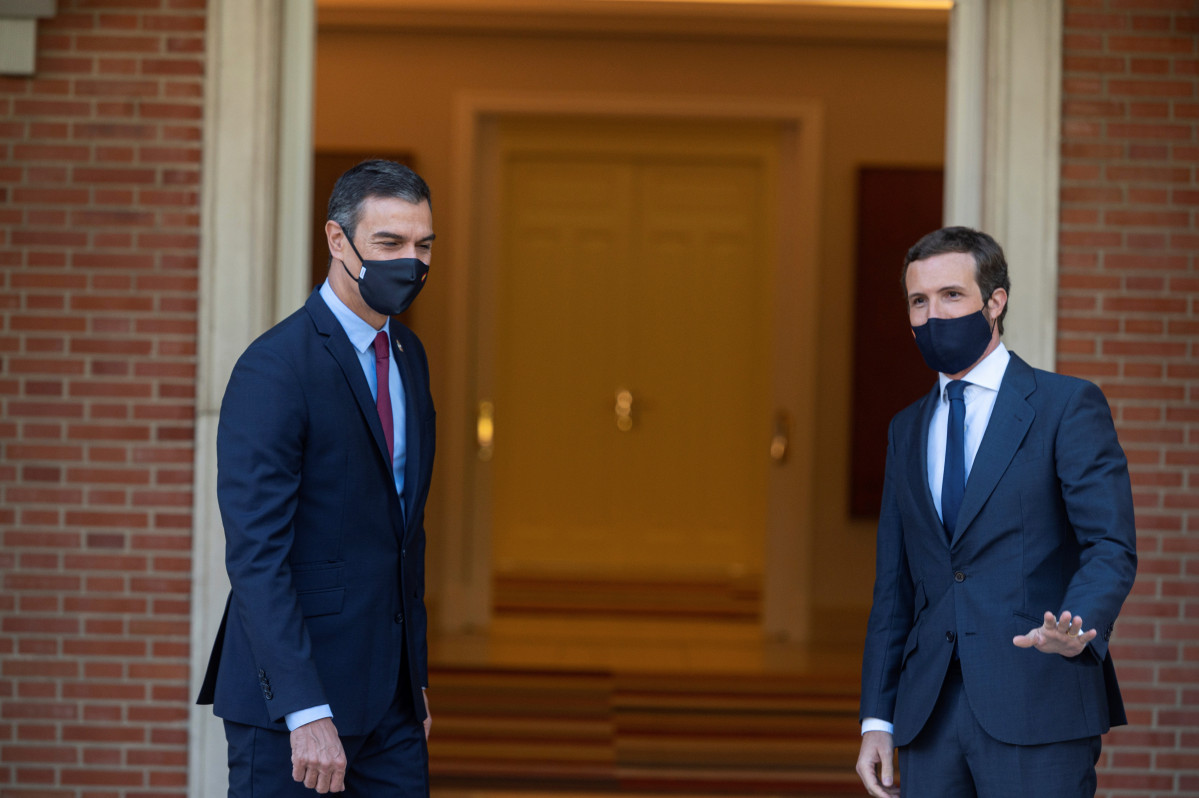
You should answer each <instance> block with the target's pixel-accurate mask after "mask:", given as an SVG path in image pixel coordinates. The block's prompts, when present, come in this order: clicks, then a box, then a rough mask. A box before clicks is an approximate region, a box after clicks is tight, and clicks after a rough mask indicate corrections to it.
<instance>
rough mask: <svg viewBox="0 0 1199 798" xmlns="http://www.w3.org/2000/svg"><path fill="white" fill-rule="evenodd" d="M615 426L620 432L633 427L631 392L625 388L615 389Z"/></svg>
mask: <svg viewBox="0 0 1199 798" xmlns="http://www.w3.org/2000/svg"><path fill="white" fill-rule="evenodd" d="M616 428H617V429H618V430H620V431H621V432H629V431H630V430H632V429H633V394H632V392H631V391H629V390H628V389H626V388H618V389H617V390H616Z"/></svg>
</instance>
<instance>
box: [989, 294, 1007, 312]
mask: <svg viewBox="0 0 1199 798" xmlns="http://www.w3.org/2000/svg"><path fill="white" fill-rule="evenodd" d="M1006 307H1007V291H1005V290H1004V289H1002V288H996V289H995V290H994V291H992V292H991V298H990V299H988V300H987V315H989V316H990V317H991V318H993V319H997V318H999V314H1000V313H1003V309H1004V308H1006Z"/></svg>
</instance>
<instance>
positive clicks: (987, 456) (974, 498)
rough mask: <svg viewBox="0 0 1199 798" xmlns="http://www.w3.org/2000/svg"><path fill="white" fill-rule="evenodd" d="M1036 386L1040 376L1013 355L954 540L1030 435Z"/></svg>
mask: <svg viewBox="0 0 1199 798" xmlns="http://www.w3.org/2000/svg"><path fill="white" fill-rule="evenodd" d="M1035 388H1036V379H1035V377H1034V376H1033V371H1032V368H1031V367H1030V366H1029V365H1028V364H1027V363H1025V362H1024V361H1023V360H1021V359H1020V358H1018V357H1016V356H1015V355H1012V359H1011V360H1010V361H1009V362H1008V367H1007V371H1006V372H1005V373H1004V375H1003V381H1002V382H1000V383H999V393H998V395H997V396H996V397H995V407H994V409H992V411H991V420H990V421H989V422H988V423H987V431H986V432H985V433H984V434H983V439H982V443H980V444H979V447H978V454H976V455H975V457H974V465H973V466H972V467H971V469H970V477H969V479H967V480H966V493H965V494H964V495H963V497H962V509H961V512H960V513H959V514H958V521H957V526H956V531H955V533H954V536H953V542H954V543H956V542H957V540H958V538H960V537H961V536H962V534H963V533H964V532H965V531H966V529H967V527H969V526H970V523H971V522H972V521H973V520H974V518H975V516H977V515H978V513H979V511H981V510H982V507H983V504H985V503H986V501H987V499H988V498H989V497H990V496H991V493H992V492H993V491H994V490H995V486H996V485H998V484H999V479H1000V478H1001V477H1002V476H1003V474H1004V472H1005V471H1007V468H1008V465H1010V464H1011V462H1012V458H1013V457H1014V456H1015V454H1016V451H1017V450H1019V448H1020V444H1021V443H1022V442H1023V441H1024V436H1025V435H1027V434H1028V430H1029V427H1031V426H1032V422H1033V418H1034V416H1035V415H1036V413H1035V411H1034V410H1033V408H1032V405H1030V404H1029V403H1028V401H1027V398H1028V396H1029V394H1031V393H1032V392H1033V390H1034V389H1035Z"/></svg>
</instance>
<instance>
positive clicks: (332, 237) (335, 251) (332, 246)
mask: <svg viewBox="0 0 1199 798" xmlns="http://www.w3.org/2000/svg"><path fill="white" fill-rule="evenodd" d="M325 241H326V242H328V244H329V255H330V256H331V257H332V258H334V259H335V260H340V261H342V262H343V263H344V262H345V259H344V258H342V256H341V250H342V248H343V247H345V245H346V235H345V232H344V231H343V230H342V229H341V225H339V224H338V223H337V222H335V221H333V220H332V219H330V220H329V221H327V222H325Z"/></svg>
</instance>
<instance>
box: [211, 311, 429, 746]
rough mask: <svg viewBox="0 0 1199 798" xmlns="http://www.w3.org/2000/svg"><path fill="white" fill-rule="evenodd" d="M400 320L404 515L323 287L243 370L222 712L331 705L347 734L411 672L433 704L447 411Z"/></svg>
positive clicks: (249, 354)
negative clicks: (442, 430)
mask: <svg viewBox="0 0 1199 798" xmlns="http://www.w3.org/2000/svg"><path fill="white" fill-rule="evenodd" d="M390 329H391V337H392V357H394V358H396V363H397V365H398V367H399V372H400V377H401V380H402V381H403V384H404V394H405V401H406V428H405V435H406V446H407V461H406V468H405V472H404V491H403V492H404V505H403V506H404V508H405V509H406V513H405V512H402V511H401V505H400V501H399V497H398V496H397V495H396V490H395V482H394V480H393V477H392V471H391V458H390V454H389V453H388V452H387V451H386V443H385V440H384V436H383V427H382V424H381V423H380V421H379V415H378V411H377V410H376V407H375V400H374V399H373V398H372V397H371V393H370V388H369V386H368V385H367V382H366V377H365V375H364V374H363V371H362V366H361V365H360V363H359V360H358V356H357V354H356V352H355V351H354V349H353V346H352V345H351V344H350V341H349V338H348V337H347V336H346V334H345V331H344V330H343V329H342V327H341V324H340V323H339V322H338V321H337V318H336V317H335V316H334V315H333V313H332V311H330V310H329V308H328V306H327V305H326V304H325V302H324V300H323V299H322V298H321V297H320V294H319V293H318V292H313V293H312V295H311V296H309V298H308V301H307V302H306V303H305V305H304V307H303V308H301V309H300V310H298V311H296V312H295V313H294V314H292V315H291V316H290V317H288V318H287V319H285V320H284V321H282V322H280V323H279V324H278V325H276V326H275V327H273V328H272V329H270V330H268V331H267V332H266V333H264V334H263V335H262V336H261V337H260V338H258V339H257V340H256V341H254V343H252V344H251V345H250V346H249V348H248V349H247V350H246V351H245V353H244V354H242V356H241V358H240V359H239V360H238V362H237V365H236V366H235V367H234V369H233V374H232V376H231V377H230V379H229V385H228V387H227V388H226V391H225V397H224V400H223V402H222V404H221V414H220V423H219V426H218V431H217V496H218V500H219V504H220V509H221V518H222V520H223V522H224V526H225V542H226V553H225V562H226V566H227V568H228V571H229V580H230V583H231V585H232V590H231V592H230V596H229V600H228V603H227V605H226V608H225V616H224V618H223V620H222V621H221V627H220V631H219V632H218V634H217V640H216V643H215V645H214V646H213V649H212V655H211V658H210V661H209V665H208V672H207V675H206V676H205V678H204V684H203V687H202V689H201V692H200V696H199V703H201V704H207V703H211V704H214V707H213V709H214V712H215V713H216V714H217V715H218V716H220V717H222V718H225V719H227V720H232V721H235V722H238V723H243V724H248V725H252V726H259V727H264V728H276V729H282V730H284V731H286V726H285V725H284V722H283V719H284V716H285V715H286V714H287V713H289V712H294V711H297V710H301V709H305V708H308V707H313V706H319V705H321V704H329V705H330V706H331V707H332V710H333V713H334V723H335V724H336V725H337V729H338V732H339V733H340V734H343V735H355V734H364V733H366V732H368V731H370V729H372V728H373V727H374V726H375V725H376V724H377V722H378V721H379V719H380V718H381V717H382V715H383V713H384V712H385V711H386V710H387V708H388V706H389V705H390V704H391V701H392V699H393V698H394V696H395V691H396V689H397V685H398V684H399V680H400V678H401V675H402V674H407V676H408V682H407V684H405V685H403V686H404V687H406V688H407V689H409V690H411V692H412V700H413V706H414V707H415V709H416V713H417V715H418V716H419V717H423V716H424V702H423V700H422V697H421V689H420V688H421V687H422V686H424V685H427V684H428V681H427V679H428V677H427V674H428V649H427V645H426V628H427V617H426V613H425V606H424V587H425V585H424V558H425V531H424V508H425V499H426V497H427V495H428V491H429V478H430V475H431V472H432V468H433V449H434V411H433V400H432V397H431V396H430V394H429V371H428V363H427V361H426V359H425V352H424V349H423V347H422V346H421V344H420V341H419V340H418V339H417V337H416V336H415V335H414V334H413V333H412V332H411V331H410V330H408V329H407V328H406V327H404V326H403V325H401V324H399V323H398V322H396V321H395V320H392V322H391V326H390ZM405 515H406V517H405ZM404 661H407V663H408V667H407V668H403V667H402V664H403V663H404Z"/></svg>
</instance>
